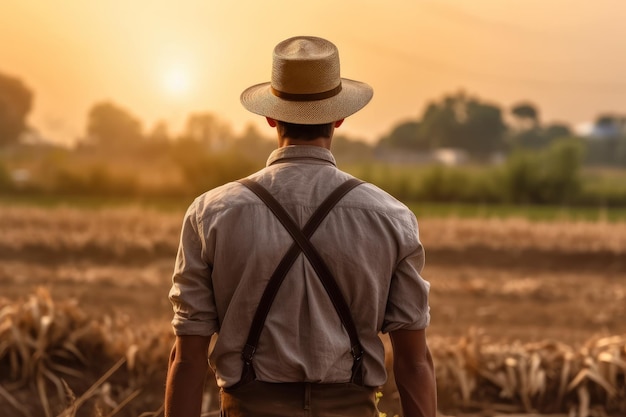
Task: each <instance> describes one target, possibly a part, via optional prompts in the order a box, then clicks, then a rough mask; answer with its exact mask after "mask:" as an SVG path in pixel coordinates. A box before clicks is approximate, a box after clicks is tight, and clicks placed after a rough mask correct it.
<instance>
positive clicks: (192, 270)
mask: <svg viewBox="0 0 626 417" xmlns="http://www.w3.org/2000/svg"><path fill="white" fill-rule="evenodd" d="M169 299H170V302H171V303H172V307H173V310H174V318H173V320H172V327H173V329H174V333H175V334H176V335H177V336H185V335H197V336H211V335H212V334H213V333H215V332H217V331H218V319H217V312H216V307H215V301H214V296H213V288H212V285H211V266H210V265H209V264H208V263H207V262H206V261H205V260H204V258H203V245H202V236H201V234H200V231H199V228H198V219H197V215H196V203H195V202H194V203H193V204H192V205H191V206H190V207H189V209H188V210H187V213H186V214H185V218H184V220H183V226H182V230H181V235H180V243H179V247H178V253H177V255H176V263H175V266H174V274H173V277H172V288H171V289H170V292H169Z"/></svg>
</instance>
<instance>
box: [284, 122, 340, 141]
mask: <svg viewBox="0 0 626 417" xmlns="http://www.w3.org/2000/svg"><path fill="white" fill-rule="evenodd" d="M276 125H277V129H278V134H279V135H280V137H281V138H290V139H300V140H314V139H317V138H319V137H323V138H330V137H331V135H332V133H333V125H334V123H332V122H331V123H324V124H321V125H300V124H296V123H287V122H281V121H276Z"/></svg>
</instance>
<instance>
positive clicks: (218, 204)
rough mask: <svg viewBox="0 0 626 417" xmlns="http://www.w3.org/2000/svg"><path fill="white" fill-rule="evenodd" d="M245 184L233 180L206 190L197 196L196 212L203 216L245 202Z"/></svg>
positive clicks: (194, 205) (195, 201)
mask: <svg viewBox="0 0 626 417" xmlns="http://www.w3.org/2000/svg"><path fill="white" fill-rule="evenodd" d="M242 189H243V185H241V184H240V183H238V182H236V181H233V182H228V183H226V184H224V185H220V186H219V187H216V188H213V189H211V190H208V191H206V192H205V193H203V194H201V195H199V196H198V197H196V199H195V200H194V201H193V203H192V207H193V209H194V211H195V212H196V214H198V215H199V216H201V217H202V216H203V215H206V214H209V213H215V212H219V211H223V210H227V209H229V208H232V207H235V206H237V205H238V204H241V203H243V200H244V199H245V197H244V196H243V194H242V193H241V190H242Z"/></svg>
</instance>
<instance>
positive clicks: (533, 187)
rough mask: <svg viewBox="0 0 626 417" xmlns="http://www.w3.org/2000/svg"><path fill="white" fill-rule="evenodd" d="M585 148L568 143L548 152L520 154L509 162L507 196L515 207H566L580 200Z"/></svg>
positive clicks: (505, 176) (505, 180)
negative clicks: (557, 205) (529, 205)
mask: <svg viewBox="0 0 626 417" xmlns="http://www.w3.org/2000/svg"><path fill="white" fill-rule="evenodd" d="M581 166H582V147H581V146H580V144H579V143H577V142H574V141H570V140H566V141H559V142H555V143H554V144H552V145H551V146H550V147H549V148H548V149H546V150H542V151H538V152H531V151H517V152H515V153H513V154H512V155H511V156H510V157H509V159H508V160H507V162H506V165H505V169H504V171H503V174H502V175H503V176H502V187H503V190H502V192H503V195H504V196H506V197H507V200H508V201H509V202H512V203H525V204H564V203H571V202H573V201H575V200H576V198H577V197H579V193H580V189H581Z"/></svg>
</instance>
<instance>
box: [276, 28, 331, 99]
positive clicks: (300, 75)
mask: <svg viewBox="0 0 626 417" xmlns="http://www.w3.org/2000/svg"><path fill="white" fill-rule="evenodd" d="M340 84H341V76H340V70H339V51H338V50H337V47H336V46H335V45H334V44H333V43H332V42H329V41H327V40H326V39H322V38H316V37H311V36H303V37H295V38H290V39H287V40H285V41H283V42H281V43H279V44H278V45H276V48H274V54H273V65H272V81H271V85H272V87H273V88H274V89H275V90H278V91H280V92H283V93H288V94H318V93H323V92H327V91H330V90H333V89H334V88H336V87H337V86H339V85H340Z"/></svg>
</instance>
